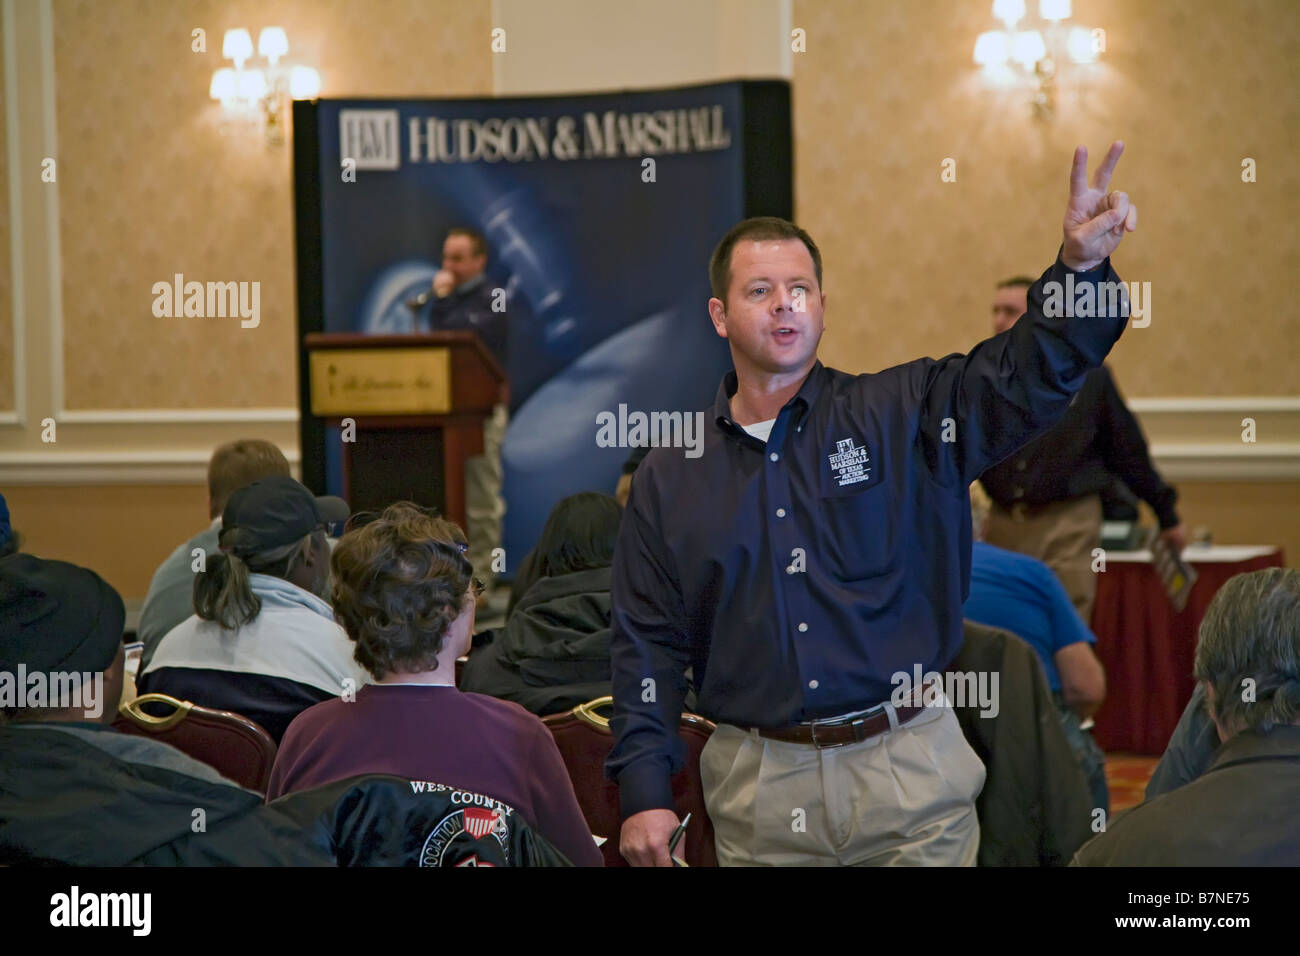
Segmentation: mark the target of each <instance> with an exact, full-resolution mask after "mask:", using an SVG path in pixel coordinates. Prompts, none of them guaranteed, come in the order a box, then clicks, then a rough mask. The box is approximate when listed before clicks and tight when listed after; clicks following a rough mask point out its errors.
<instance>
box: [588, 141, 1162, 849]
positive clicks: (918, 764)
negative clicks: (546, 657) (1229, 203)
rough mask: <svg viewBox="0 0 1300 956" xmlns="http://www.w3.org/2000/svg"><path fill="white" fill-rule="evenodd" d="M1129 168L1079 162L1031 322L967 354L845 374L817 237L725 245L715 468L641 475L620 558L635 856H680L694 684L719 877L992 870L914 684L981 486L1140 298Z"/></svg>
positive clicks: (677, 463)
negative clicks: (1125, 276)
mask: <svg viewBox="0 0 1300 956" xmlns="http://www.w3.org/2000/svg"><path fill="white" fill-rule="evenodd" d="M1122 151H1123V144H1122V143H1118V142H1116V143H1114V144H1112V146H1111V148H1110V151H1109V153H1108V154H1107V156H1106V159H1105V160H1104V161H1103V163H1102V164H1101V167H1100V168H1099V169H1098V171H1097V173H1096V175H1095V176H1094V178H1093V181H1092V184H1091V185H1089V184H1088V181H1087V151H1086V150H1085V149H1083V148H1082V147H1080V148H1079V149H1077V150H1076V151H1075V156H1074V164H1073V168H1072V172H1071V177H1070V199H1069V202H1068V204H1067V207H1066V214H1065V220H1064V224H1063V225H1064V230H1063V231H1064V242H1063V244H1062V247H1061V251H1060V254H1059V256H1058V259H1057V261H1056V262H1055V263H1054V264H1053V265H1052V266H1051V268H1049V269H1048V270H1047V271H1046V272H1045V273H1044V274H1043V276H1042V278H1041V279H1039V281H1038V282H1037V283H1036V284H1035V285H1034V287H1033V288H1032V289H1031V290H1030V293H1029V311H1028V316H1027V320H1026V321H1022V322H1018V323H1017V324H1016V325H1015V327H1014V328H1012V329H1011V330H1009V331H1008V332H1005V333H1002V334H1000V335H996V336H994V337H993V338H992V339H989V340H988V341H985V342H982V343H980V344H979V345H978V346H976V347H975V349H973V350H972V351H971V353H970V354H969V355H965V356H962V355H950V356H947V357H946V358H944V359H940V360H937V361H936V360H933V359H919V360H917V361H915V362H911V363H909V364H906V365H902V366H898V367H896V368H892V369H887V370H885V371H883V372H880V373H878V374H874V375H859V376H854V375H848V374H845V373H843V372H838V371H835V370H833V369H829V368H826V367H824V366H823V365H822V364H821V363H820V362H819V361H818V359H817V346H818V343H819V341H820V339H821V334H822V331H823V322H822V315H823V310H824V308H825V302H826V299H825V293H824V292H822V288H821V286H822V282H821V261H820V253H819V252H818V250H817V247H816V244H815V243H814V242H813V241H812V238H811V237H810V236H808V234H807V233H806V232H804V231H803V230H801V229H798V228H797V227H795V226H793V225H792V224H790V223H787V222H785V221H784V220H778V219H757V220H746V221H745V222H743V223H740V224H739V225H738V226H736V227H734V228H733V229H732V230H731V231H730V232H729V233H728V234H727V236H725V237H724V238H723V240H722V242H721V243H720V244H719V247H718V249H717V250H716V251H715V253H714V257H713V261H712V263H711V267H710V277H711V282H712V286H713V292H714V298H712V299H710V300H709V313H710V317H711V318H712V320H713V323H714V327H715V329H716V330H717V332H718V334H719V335H720V336H722V337H723V338H726V339H727V340H728V343H729V344H730V346H731V354H732V360H733V363H734V365H735V371H734V372H730V373H728V374H727V376H726V377H725V378H724V380H723V383H722V386H721V388H720V389H719V391H718V397H717V400H716V402H715V404H714V408H713V411H712V413H711V414H710V415H708V421H709V423H710V427H707V428H706V429H705V435H704V440H703V447H702V448H699V447H696V448H692V449H687V450H689V451H691V452H692V454H695V453H697V452H698V457H686V455H685V454H684V450H683V449H674V448H655V449H654V450H652V451H651V452H650V454H649V455H648V456H647V457H646V459H645V461H644V463H643V464H642V465H641V467H640V468H639V469H638V471H637V476H636V480H635V481H634V482H633V484H632V492H631V497H630V499H629V501H628V508H627V511H626V513H625V514H624V518H623V523H622V526H621V531H620V535H619V542H618V547H617V551H616V554H615V559H614V570H613V580H612V586H611V594H612V600H613V622H612V641H611V658H612V673H613V689H614V718H613V731H614V734H615V737H616V740H615V745H614V748H613V750H612V751H611V753H610V757H609V759H608V762H607V764H606V769H607V772H608V773H609V774H610V776H612V777H614V778H616V779H617V780H618V783H619V790H620V798H621V806H622V813H623V816H624V823H623V828H622V833H621V837H620V849H621V852H622V853H623V855H624V857H626V858H627V859H628V860H629V862H631V863H633V864H634V865H660V866H668V865H671V861H670V859H669V854H668V841H669V837H670V835H671V833H672V831H673V829H674V828H675V827H676V826H677V816H676V814H675V813H674V812H673V810H672V809H671V808H672V807H673V799H672V787H671V783H670V778H671V776H672V774H674V773H676V772H677V771H679V770H680V769H681V768H682V766H683V763H684V749H685V748H684V746H683V744H682V742H681V740H680V738H679V736H678V733H677V723H678V719H679V716H680V713H681V707H682V699H683V696H684V694H685V692H686V671H687V669H688V668H689V669H690V670H691V672H692V677H693V681H694V684H695V688H696V692H697V694H698V700H699V706H698V709H699V710H700V711H701V712H702V713H703V714H704V715H705V716H707V717H710V718H712V719H714V720H715V721H716V722H717V723H718V725H719V726H718V729H717V731H716V732H715V733H714V735H713V737H712V738H711V739H710V742H709V745H708V747H707V748H706V750H705V753H704V755H703V758H702V760H701V777H702V782H703V784H704V792H705V800H706V805H707V807H708V811H709V815H710V818H711V820H712V822H713V825H714V830H715V834H716V845H717V850H718V857H719V860H720V861H721V862H723V863H724V864H726V863H732V864H735V863H740V864H745V863H760V864H770V863H791V864H814V863H832V864H841V863H911V864H915V863H955V864H971V863H973V862H974V859H975V855H976V851H977V849H978V843H979V828H978V823H977V821H976V819H975V811H974V799H975V797H976V795H977V794H978V793H979V790H980V788H981V787H982V786H983V781H984V768H983V766H982V764H980V762H979V759H978V758H977V757H976V756H975V754H974V752H973V751H972V750H971V748H970V747H969V746H968V745H967V744H966V742H965V740H964V738H962V736H961V731H960V729H959V728H958V726H957V722H956V719H955V717H954V716H953V714H952V712H951V710H950V709H949V708H947V707H942V706H941V707H927V706H924V703H925V702H926V699H923V700H922V701H921V704H922V705H921V706H917V705H916V700H915V699H914V698H913V696H912V695H911V694H904V695H902V696H899V695H897V694H896V693H894V692H895V691H897V690H898V689H899V688H900V684H899V681H898V678H899V676H900V675H902V676H903V679H904V682H906V680H907V675H909V674H911V673H912V672H913V669H914V668H921V669H922V670H923V671H930V670H935V669H941V668H942V667H944V666H945V665H946V664H947V663H948V662H949V661H950V660H952V658H953V657H954V656H955V653H956V650H957V648H958V646H959V644H960V641H961V634H962V616H961V605H962V601H963V600H964V599H965V596H966V591H967V586H968V581H969V576H970V538H971V526H970V502H969V498H968V495H967V488H968V487H969V485H970V483H971V482H972V481H973V480H974V479H975V478H976V477H977V476H978V475H979V474H981V473H982V472H983V471H985V470H986V469H987V468H988V467H989V466H990V465H993V464H995V463H996V462H998V461H1000V460H1001V459H1003V458H1005V457H1006V456H1007V455H1008V454H1010V453H1012V452H1013V451H1015V449H1016V448H1018V447H1019V446H1020V445H1022V444H1024V443H1025V442H1026V441H1028V440H1029V439H1031V438H1033V437H1034V436H1035V435H1037V434H1039V433H1040V432H1042V431H1044V430H1045V429H1047V428H1048V427H1050V426H1051V425H1052V424H1053V423H1054V422H1055V421H1057V420H1058V419H1059V418H1060V417H1061V415H1062V414H1063V413H1064V411H1065V409H1066V407H1067V406H1068V404H1069V401H1070V398H1071V396H1072V395H1073V394H1074V392H1075V391H1077V390H1078V388H1079V387H1080V386H1081V385H1082V382H1083V377H1084V374H1085V373H1086V372H1087V370H1088V369H1089V368H1093V367H1096V366H1097V365H1099V364H1101V362H1102V360H1103V359H1104V358H1105V357H1106V354H1107V353H1108V352H1109V351H1110V348H1111V347H1112V346H1113V345H1114V343H1115V341H1116V340H1117V339H1118V338H1119V335H1120V333H1121V332H1122V331H1123V327H1124V325H1125V323H1126V319H1125V317H1124V316H1125V314H1126V312H1127V309H1126V308H1125V304H1124V303H1123V302H1121V303H1119V305H1118V307H1116V306H1115V304H1114V302H1113V301H1108V297H1107V296H1105V295H1102V296H1100V297H1098V296H1097V295H1096V293H1097V292H1098V291H1099V289H1098V287H1097V285H1096V284H1097V283H1098V282H1103V281H1104V282H1114V283H1117V282H1118V277H1117V276H1116V275H1115V272H1114V270H1113V269H1111V268H1110V264H1109V256H1110V254H1111V252H1112V251H1113V250H1114V249H1115V248H1116V247H1117V246H1118V245H1119V242H1120V239H1121V238H1122V236H1123V234H1124V232H1125V231H1132V230H1133V229H1135V228H1136V226H1137V211H1136V208H1135V207H1132V206H1131V205H1130V203H1129V200H1128V196H1127V195H1125V194H1124V193H1110V192H1108V188H1109V184H1110V177H1111V174H1112V172H1113V171H1114V168H1115V164H1116V162H1117V161H1118V159H1119V156H1120V153H1121V152H1122ZM1062 289H1065V290H1066V293H1067V294H1066V300H1067V301H1066V303H1065V305H1064V307H1063V308H1058V306H1061V305H1062V301H1061V290H1062ZM1074 293H1082V295H1080V296H1077V297H1076V296H1075V295H1074ZM1049 302H1050V305H1049V306H1048V310H1047V311H1048V312H1050V313H1051V315H1050V316H1049V315H1047V314H1045V313H1044V306H1045V304H1048V303H1049ZM1062 313H1064V314H1062ZM902 686H903V687H906V683H904V684H903V685H902ZM895 701H897V703H895Z"/></svg>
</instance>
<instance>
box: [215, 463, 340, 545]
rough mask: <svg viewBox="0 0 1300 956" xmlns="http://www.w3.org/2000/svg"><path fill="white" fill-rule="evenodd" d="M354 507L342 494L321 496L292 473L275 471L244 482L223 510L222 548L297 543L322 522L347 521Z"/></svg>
mask: <svg viewBox="0 0 1300 956" xmlns="http://www.w3.org/2000/svg"><path fill="white" fill-rule="evenodd" d="M350 513H351V511H350V510H349V508H348V504H347V502H346V501H344V500H343V499H342V498H336V497H334V496H333V495H321V496H320V497H317V496H315V495H313V494H312V493H311V492H310V491H308V490H307V487H306V486H305V485H303V484H302V483H301V482H299V481H297V480H295V479H293V478H290V477H289V476H288V475H272V476H271V477H269V478H261V479H258V480H257V481H254V482H253V483H252V484H248V485H244V487H242V488H240V489H239V490H237V491H236V492H235V493H234V494H232V495H231V496H230V500H229V501H227V502H226V510H225V511H223V512H222V513H221V535H220V537H219V539H218V540H219V541H220V542H221V550H222V551H229V552H231V553H232V554H236V555H239V556H241V557H242V556H244V555H249V554H257V553H258V552H261V551H270V550H272V549H273V548H279V547H283V546H284V545H286V544H293V542H295V541H300V540H301V539H303V538H305V537H306V536H307V535H309V534H311V533H312V532H313V531H315V530H316V529H317V528H319V527H320V526H321V525H322V524H330V523H333V522H336V521H346V520H347V517H348V515H349V514H350Z"/></svg>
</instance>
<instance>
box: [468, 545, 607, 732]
mask: <svg viewBox="0 0 1300 956" xmlns="http://www.w3.org/2000/svg"><path fill="white" fill-rule="evenodd" d="M609 577H610V569H609V568H595V569H592V570H589V571H577V572H575V573H573V574H563V575H560V576H558V577H546V578H540V579H538V580H537V581H536V582H535V583H534V584H533V585H532V586H531V587H529V588H528V591H527V593H525V594H524V596H523V598H522V599H520V601H519V603H518V604H517V605H516V606H515V608H514V611H513V613H512V614H511V615H510V616H509V618H507V620H506V625H505V627H503V628H501V629H499V630H498V631H497V632H496V634H495V637H494V638H493V640H492V641H491V642H490V643H488V644H485V645H484V646H482V647H479V648H478V649H476V650H475V651H474V652H473V653H471V654H470V656H469V661H468V662H467V663H466V664H465V668H464V670H463V671H462V672H461V676H460V680H459V682H458V685H459V687H460V689H461V690H463V691H470V692H472V693H476V694H487V695H489V696H491V697H499V698H501V699H502V700H511V701H514V702H515V703H517V704H519V705H520V706H522V707H524V708H525V709H527V710H529V711H531V712H532V713H534V714H537V715H539V716H543V717H544V716H546V715H547V714H556V713H561V712H563V711H566V710H570V709H572V708H573V707H575V706H577V705H578V704H584V703H586V702H587V701H589V700H594V699H595V698H597V697H605V696H608V695H609V693H610V677H609V610H610V605H609Z"/></svg>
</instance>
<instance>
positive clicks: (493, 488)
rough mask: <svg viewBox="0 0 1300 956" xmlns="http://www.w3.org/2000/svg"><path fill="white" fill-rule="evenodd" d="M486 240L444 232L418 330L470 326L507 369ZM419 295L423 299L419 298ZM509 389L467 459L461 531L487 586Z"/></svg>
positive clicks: (495, 544)
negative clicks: (476, 448)
mask: <svg viewBox="0 0 1300 956" xmlns="http://www.w3.org/2000/svg"><path fill="white" fill-rule="evenodd" d="M486 269H487V240H486V239H485V238H484V237H483V234H482V233H480V232H478V231H477V230H475V229H471V228H469V227H466V226H456V227H453V228H452V229H450V230H448V231H447V237H446V238H445V239H444V240H443V243H442V270H441V271H440V272H438V274H437V275H435V276H434V277H433V289H432V295H431V296H429V297H428V299H427V300H426V302H425V303H422V305H424V307H423V308H421V309H420V312H419V314H418V316H417V325H416V327H417V328H418V329H419V330H420V331H422V332H443V331H458V330H468V331H471V332H475V333H477V334H478V336H479V338H481V339H482V340H483V344H484V345H486V346H487V347H488V349H489V350H490V351H491V352H492V354H493V355H494V356H496V360H497V361H498V362H500V363H501V368H502V369H508V368H509V364H508V363H507V361H506V360H507V358H508V347H509V327H510V326H509V316H508V315H507V314H506V290H505V289H503V288H494V287H493V286H492V283H491V282H489V281H488V276H487V272H486ZM421 298H424V297H423V296H422V297H421ZM508 401H509V396H508V391H507V388H506V387H505V386H503V387H502V393H501V396H500V397H499V398H498V400H497V404H496V406H495V408H493V410H492V415H491V417H490V418H487V419H485V420H484V423H483V454H482V455H478V456H476V457H474V458H471V459H469V461H467V462H466V463H465V517H466V519H467V523H468V525H469V527H468V528H466V529H465V532H466V536H467V537H468V538H469V560H470V563H471V564H473V565H474V573H475V574H476V575H477V576H478V577H479V579H480V580H482V581H483V582H484V583H486V584H488V585H489V586H490V585H491V584H492V583H493V581H494V579H495V578H496V572H495V571H494V569H493V567H492V551H493V549H495V548H499V547H500V546H501V521H502V519H503V518H504V517H505V512H506V505H505V502H504V501H503V500H502V498H501V483H502V472H501V443H502V441H503V440H504V439H505V434H506V425H507V423H508V422H509V415H508V412H507V402H508Z"/></svg>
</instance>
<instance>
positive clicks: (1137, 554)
mask: <svg viewBox="0 0 1300 956" xmlns="http://www.w3.org/2000/svg"><path fill="white" fill-rule="evenodd" d="M1183 560H1184V561H1186V562H1187V563H1188V564H1190V565H1191V566H1192V567H1193V568H1194V569H1195V570H1196V574H1197V579H1196V584H1194V585H1193V586H1192V593H1191V594H1190V595H1189V596H1188V600H1187V606H1186V607H1185V608H1184V609H1183V610H1182V611H1181V612H1180V611H1175V610H1174V608H1173V606H1172V605H1171V604H1170V603H1169V598H1168V597H1166V596H1165V589H1164V585H1163V584H1161V582H1160V576H1159V575H1158V574H1157V573H1156V571H1155V568H1154V567H1153V566H1152V563H1151V552H1150V551H1108V552H1106V570H1105V571H1104V572H1102V573H1099V574H1098V575H1097V602H1096V604H1095V605H1094V606H1093V611H1092V632H1093V633H1094V634H1096V635H1097V645H1096V650H1097V657H1098V658H1100V660H1101V663H1102V666H1103V667H1105V668H1106V702H1105V703H1104V704H1102V706H1101V709H1100V710H1099V711H1097V713H1096V714H1095V715H1094V717H1093V719H1094V720H1095V721H1096V727H1095V729H1094V730H1093V736H1094V738H1095V739H1096V741H1097V743H1098V744H1100V745H1101V748H1102V749H1103V750H1105V751H1107V752H1108V753H1114V752H1117V751H1119V752H1128V753H1136V754H1152V755H1159V754H1162V753H1164V750H1165V745H1166V744H1168V742H1169V737H1170V735H1172V734H1173V732H1174V727H1175V726H1176V725H1177V724H1178V718H1179V717H1180V716H1182V713H1183V708H1184V707H1186V706H1187V701H1188V699H1189V698H1190V697H1191V696H1192V690H1193V688H1194V687H1195V685H1196V681H1195V679H1194V678H1193V677H1192V658H1193V656H1194V655H1195V653H1196V636H1197V632H1198V630H1199V628H1200V626H1201V618H1203V617H1204V616H1205V610H1206V608H1207V607H1209V604H1210V600H1211V599H1212V598H1213V597H1214V595H1215V592H1217V591H1218V590H1219V588H1220V587H1222V586H1223V584H1224V582H1226V581H1227V580H1228V579H1229V578H1230V577H1232V576H1233V575H1235V574H1241V573H1243V572H1246V571H1258V570H1260V569H1261V568H1273V567H1282V566H1283V560H1282V550H1281V549H1280V548H1272V547H1205V546H1198V545H1189V546H1188V547H1187V549H1186V550H1184V552H1183Z"/></svg>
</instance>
